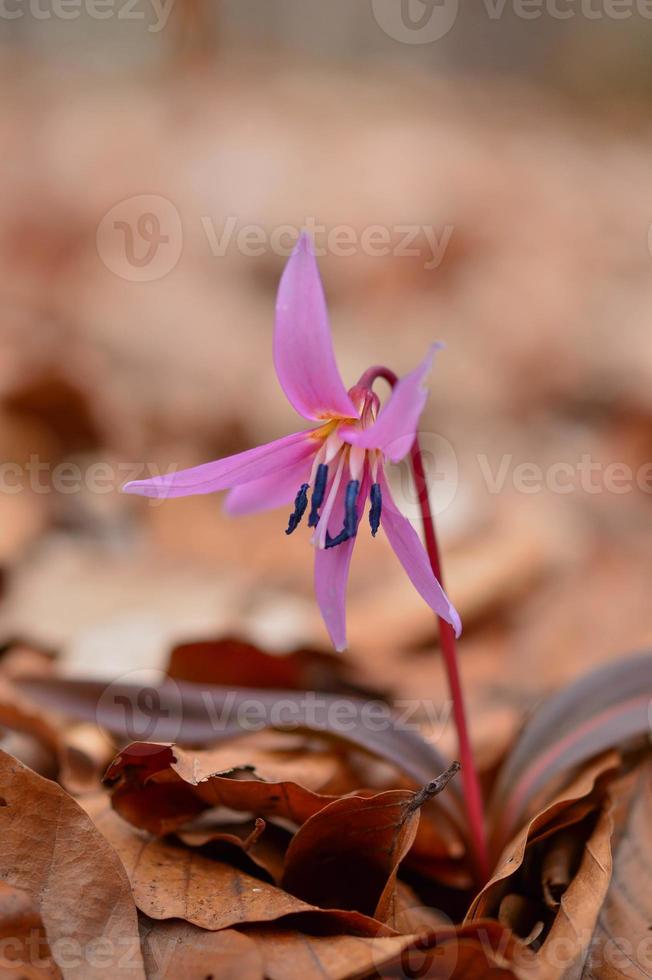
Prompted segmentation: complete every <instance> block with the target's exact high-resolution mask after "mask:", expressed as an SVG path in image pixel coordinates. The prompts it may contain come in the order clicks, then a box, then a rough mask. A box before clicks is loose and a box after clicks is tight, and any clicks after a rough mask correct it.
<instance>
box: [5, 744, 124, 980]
mask: <svg viewBox="0 0 652 980" xmlns="http://www.w3.org/2000/svg"><path fill="white" fill-rule="evenodd" d="M0 804H1V805H0V838H1V839H2V847H1V848H0V878H2V880H3V881H4V882H6V883H7V884H8V885H10V886H12V887H15V888H20V889H22V890H24V891H25V892H27V894H28V895H29V896H30V897H31V899H32V900H33V902H34V903H35V904H36V906H37V907H38V910H39V913H40V917H41V920H42V922H43V925H44V927H45V931H46V934H47V938H48V941H49V944H50V948H51V951H52V955H53V957H54V961H55V963H57V962H59V959H60V958H62V959H63V962H64V963H65V976H66V980H68V978H71V980H74V978H77V977H78V978H80V980H94V978H96V977H97V978H99V977H106V975H107V969H109V968H110V970H111V974H112V976H113V977H115V978H123V977H124V978H126V977H129V978H131V980H140V978H144V971H143V966H142V959H141V955H140V946H139V940H138V927H137V921H136V909H135V906H134V902H133V899H132V897H131V890H130V887H129V882H128V880H127V877H126V875H125V872H124V869H123V867H122V864H121V863H120V860H119V858H118V856H117V855H116V853H115V851H114V850H113V849H112V848H111V847H110V846H109V844H108V843H107V842H106V841H105V840H104V839H103V837H102V835H101V834H100V833H99V832H98V831H97V830H96V828H95V827H94V826H93V823H92V821H91V820H90V819H89V817H88V816H87V815H86V814H85V813H84V811H83V810H82V809H81V807H80V806H79V805H78V804H77V803H76V802H75V801H74V800H73V799H72V798H71V797H70V796H68V795H67V794H66V793H65V792H64V790H62V789H61V787H60V786H57V785H56V784H55V783H52V782H50V781H49V780H47V779H43V778H42V777H41V776H39V775H37V774H36V773H34V772H32V771H31V770H29V769H27V768H26V767H25V766H23V765H21V763H19V762H18V761H17V760H16V759H14V758H12V757H11V756H9V755H7V754H6V753H4V752H1V753H0Z"/></svg>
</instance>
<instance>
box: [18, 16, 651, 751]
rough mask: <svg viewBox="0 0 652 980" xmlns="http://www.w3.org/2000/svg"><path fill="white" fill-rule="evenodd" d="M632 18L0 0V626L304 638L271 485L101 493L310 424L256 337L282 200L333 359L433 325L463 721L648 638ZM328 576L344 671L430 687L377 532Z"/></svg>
mask: <svg viewBox="0 0 652 980" xmlns="http://www.w3.org/2000/svg"><path fill="white" fill-rule="evenodd" d="M459 8H462V4H459ZM537 12H538V16H533V15H534V14H536V13H537ZM651 18H652V9H648V8H647V6H646V5H645V4H644V3H643V0H640V2H638V3H636V2H631V3H628V0H618V3H614V2H613V0H612V2H609V0H590V2H589V0H582V2H580V0H577V2H572V0H566V2H562V0H542V2H541V4H539V5H538V6H537V4H536V3H534V4H532V3H531V2H530V3H529V4H528V3H516V2H514V0H512V2H507V3H504V4H501V3H499V2H498V0H483V2H482V3H478V4H474V5H473V10H470V9H458V5H457V4H456V3H454V2H453V0H442V2H441V3H430V2H428V3H423V2H422V0H410V3H408V2H407V0H406V2H403V3H400V2H399V0H386V2H385V0H373V2H366V0H364V2H359V3H355V4H349V3H345V2H344V0H338V2H331V3H329V4H320V3H318V2H316V0H314V2H309V3H308V2H305V0H301V2H300V0H282V2H281V0H275V2H267V3H261V2H258V3H253V2H248V0H247V2H243V0H231V2H223V3H221V4H219V5H218V4H208V3H206V4H202V3H201V0H167V3H163V4H162V3H160V2H159V3H153V2H152V0H137V2H133V3H131V4H129V5H125V4H123V3H121V2H120V0H116V2H115V3H113V2H111V0H102V2H100V0H94V2H93V0H38V2H37V0H28V2H25V0H6V2H5V3H4V5H3V6H2V10H1V11H0V41H1V43H2V48H1V54H0V74H1V79H2V89H3V105H4V112H3V114H2V119H1V121H0V126H1V128H2V137H1V139H2V148H3V151H2V157H1V160H2V162H1V163H0V168H1V173H2V180H1V181H0V254H1V257H2V267H3V276H2V286H1V287H0V288H1V292H0V304H1V306H0V312H1V319H0V345H1V350H0V441H1V455H2V460H3V461H4V462H3V465H2V467H1V468H0V482H1V484H2V492H1V493H0V524H1V527H2V533H1V534H0V557H1V560H2V567H3V571H4V580H3V581H4V592H3V598H2V604H1V606H0V627H1V632H2V639H3V640H4V641H5V642H8V641H10V640H12V639H16V638H18V639H20V640H22V641H25V642H29V643H33V644H37V645H40V646H44V647H46V648H48V649H56V650H59V651H60V652H61V656H62V665H63V669H64V670H66V671H67V672H69V673H75V674H84V675H90V674H96V675H101V676H121V675H125V674H128V672H129V671H131V670H134V669H136V668H137V667H140V666H156V665H160V664H161V663H162V662H163V660H164V658H165V655H166V653H167V651H168V649H169V647H170V645H171V643H173V642H174V641H177V640H182V639H191V638H204V637H207V636H216V635H221V634H223V633H225V632H237V633H239V634H242V635H244V636H247V637H249V638H251V639H253V640H254V641H256V642H258V643H260V644H261V645H263V646H265V647H266V648H271V649H275V650H283V649H289V648H292V647H293V646H296V645H300V644H317V645H324V646H325V644H326V634H325V630H324V629H323V627H322V625H321V622H320V620H319V616H318V613H317V610H316V606H315V603H314V600H313V597H312V591H311V590H312V584H311V576H312V572H311V558H312V556H311V554H310V549H309V547H308V545H307V540H306V536H305V534H303V535H302V534H301V533H297V534H296V535H294V536H293V538H292V539H288V538H286V536H285V535H284V533H283V531H284V527H285V523H284V521H285V516H286V515H285V514H284V513H281V512H276V513H273V514H270V515H261V516H257V517H251V518H243V519H239V520H228V519H227V518H225V517H224V516H223V515H222V513H221V506H220V502H219V501H218V500H217V499H215V498H214V497H205V498H192V499H187V500H178V501H170V502H167V503H164V504H161V505H158V506H155V505H152V504H151V503H148V502H147V501H143V500H140V499H136V498H131V497H129V498H126V497H122V496H120V494H119V493H118V490H117V488H118V487H119V486H120V485H121V484H122V483H123V482H125V481H126V480H127V479H130V478H133V477H134V476H135V475H137V474H138V473H140V474H144V473H145V471H146V470H148V471H149V472H150V473H152V472H153V469H152V468H153V467H156V466H158V467H161V468H163V469H166V468H167V467H169V466H171V465H173V464H176V465H190V464H192V463H195V462H200V461H203V460H206V459H209V458H214V457H216V456H218V455H221V454H226V453H229V452H233V451H237V450H239V449H244V448H247V447H249V446H250V445H253V444H256V443H257V442H259V441H264V440H268V439H272V438H275V437H277V436H280V435H282V434H283V433H285V432H286V431H289V430H290V429H291V428H293V427H296V426H297V425H298V423H297V419H296V418H295V417H294V415H293V412H292V410H291V408H290V407H289V406H288V405H287V404H286V402H285V400H284V397H283V395H282V392H281V391H280V388H279V386H278V383H277V381H276V378H275V375H274V372H273V366H272V362H271V356H270V349H271V332H272V324H273V307H274V295H275V290H276V286H277V282H278V278H279V275H280V272H281V270H282V268H283V264H284V261H285V256H286V254H287V250H288V248H289V247H290V246H291V244H292V240H293V237H296V234H297V231H298V229H299V228H301V227H303V226H307V227H308V228H309V229H312V230H313V233H314V238H315V243H316V247H317V249H318V251H320V253H321V256H320V266H321V269H322V273H323V277H324V282H325V286H326V292H327V296H328V299H329V304H330V310H331V317H332V324H333V333H334V341H335V346H336V351H337V356H338V359H339V363H340V366H341V370H342V373H343V376H344V378H345V380H346V381H347V383H348V384H353V383H354V382H355V380H356V379H357V377H358V376H359V375H360V373H361V372H362V370H363V369H364V368H365V367H366V366H368V365H369V364H371V363H378V362H385V363H388V364H389V365H391V367H393V368H394V369H395V370H397V371H398V372H402V371H405V370H407V369H410V368H411V367H412V366H413V365H414V364H415V363H416V361H417V360H418V359H420V358H421V356H422V355H423V352H424V350H425V347H426V345H427V344H428V343H429V342H430V341H431V340H432V339H441V340H444V341H445V342H446V350H445V351H444V352H443V353H442V354H441V355H440V356H439V359H438V361H437V364H436V368H435V371H434V372H433V376H432V384H431V398H430V401H429V405H428V409H427V413H426V415H425V417H424V430H425V432H426V436H425V443H426V450H427V453H428V455H429V458H430V462H431V475H432V477H433V494H434V496H435V499H436V501H437V503H438V509H439V511H440V524H441V529H442V539H443V545H444V551H445V562H446V568H447V580H448V585H449V591H450V592H451V595H452V598H453V600H454V601H455V602H456V604H457V605H458V607H459V608H460V611H461V614H462V618H463V620H464V623H465V634H464V638H463V642H462V645H461V651H462V656H463V670H464V674H465V677H466V679H467V681H468V684H469V689H470V697H471V700H472V703H473V711H472V716H473V718H472V724H473V728H474V733H475V736H476V739H477V741H478V743H479V744H481V745H484V746H485V750H486V752H487V753H488V755H489V756H491V754H492V753H493V752H494V751H497V750H498V749H499V747H500V746H501V745H503V744H504V743H505V741H506V740H507V739H509V738H510V737H511V734H512V732H513V730H514V726H515V725H516V724H517V721H518V719H519V718H520V717H521V715H522V712H523V710H524V709H526V708H528V707H529V706H530V705H531V704H532V703H533V702H534V701H536V700H537V699H538V698H539V697H540V696H541V694H542V693H544V692H546V691H548V690H552V689H554V688H556V687H558V686H559V685H560V684H561V683H563V682H564V681H565V680H567V679H568V678H570V677H572V676H575V675H576V674H577V673H579V672H580V671H582V670H584V669H586V668H587V667H589V666H590V665H591V664H593V663H597V662H600V661H604V660H606V659H609V658H612V657H617V656H618V655H619V654H620V653H622V652H624V651H626V650H629V649H632V648H636V647H641V646H643V645H645V644H647V643H648V642H649V641H650V639H651V636H652V616H651V614H650V603H649V575H650V553H651V552H650V544H651V543H652V534H651V532H650V526H651V523H652V466H651V465H650V460H652V431H651V429H650V417H651V413H652V394H651V392H652V384H651V381H652V337H651V334H650V328H649V319H650V311H651V309H652V258H651V255H650V247H649V238H650V221H651V220H652V192H651V191H650V182H649V158H650V147H651V145H652V141H651V138H650V132H649V122H648V119H649V100H650V92H649V87H648V85H649V71H648V68H647V66H648V63H649V57H650V52H651V51H652V19H651ZM286 226H289V227H286ZM519 464H528V466H529V468H526V469H525V470H524V469H523V468H521V469H518V467H519ZM530 464H532V465H533V466H534V467H535V469H534V470H533V469H532V465H530ZM537 467H538V469H537ZM398 483H400V484H401V486H403V490H404V491H406V487H407V484H406V481H405V474H398ZM404 505H405V506H406V507H407V508H408V513H410V514H411V515H412V514H414V507H413V504H411V501H410V495H409V491H406V494H405V496H404ZM414 516H416V515H414ZM350 596H351V601H350V607H349V610H350V611H349V622H350V640H351V656H352V658H354V659H355V660H356V661H357V662H358V664H359V666H360V670H361V671H362V672H363V673H366V674H367V675H368V676H370V677H373V678H374V679H375V680H376V681H377V682H381V681H382V683H383V684H387V685H392V686H393V688H394V690H395V691H398V693H399V695H401V694H402V695H405V696H409V695H410V694H413V695H415V696H418V697H423V696H424V691H426V690H430V691H432V692H433V697H437V693H436V692H439V696H440V697H441V696H443V693H442V692H443V690H444V688H443V681H442V678H441V674H440V671H439V666H438V664H437V661H436V659H435V658H433V657H432V655H431V649H432V647H433V645H434V643H435V642H436V632H435V628H434V624H433V621H432V617H431V614H430V612H429V610H428V609H427V608H426V607H425V606H424V605H423V604H422V602H421V600H420V599H419V597H418V596H417V595H416V594H415V593H413V592H412V590H411V587H410V586H409V583H408V582H407V580H406V579H405V577H404V576H403V573H402V571H401V570H400V568H399V567H398V563H397V562H396V560H395V559H394V556H393V555H392V554H391V553H390V551H389V549H388V548H387V547H386V545H385V543H384V541H381V536H379V538H378V539H377V540H376V541H374V542H372V541H371V540H370V539H367V535H366V534H365V535H361V540H360V542H359V545H358V548H357V550H356V558H355V559H354V565H353V574H352V581H351V587H350ZM408 663H409V664H410V665H411V667H412V669H410V670H406V664H408ZM448 737H449V736H448V735H446V739H448ZM451 737H452V736H451Z"/></svg>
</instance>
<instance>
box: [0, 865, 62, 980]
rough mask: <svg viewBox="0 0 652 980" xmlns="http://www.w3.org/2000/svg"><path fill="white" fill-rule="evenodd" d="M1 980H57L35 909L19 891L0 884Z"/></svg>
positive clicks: (32, 901) (43, 931) (59, 973)
mask: <svg viewBox="0 0 652 980" xmlns="http://www.w3.org/2000/svg"><path fill="white" fill-rule="evenodd" d="M0 978H1V980H9V978H12V980H21V978H23V980H61V971H60V970H59V967H58V966H57V965H56V963H55V962H54V960H53V959H52V953H51V951H50V947H49V945H48V940H47V936H46V934H45V927H44V926H43V921H42V919H41V916H40V913H39V910H38V905H37V904H36V902H35V900H34V899H33V898H32V896H31V895H29V893H28V892H26V891H23V890H22V888H14V887H13V886H12V885H8V884H6V882H4V881H0Z"/></svg>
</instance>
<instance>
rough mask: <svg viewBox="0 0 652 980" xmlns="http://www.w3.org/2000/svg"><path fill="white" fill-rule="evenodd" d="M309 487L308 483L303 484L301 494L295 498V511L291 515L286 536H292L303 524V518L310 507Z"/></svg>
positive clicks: (300, 488) (300, 489)
mask: <svg viewBox="0 0 652 980" xmlns="http://www.w3.org/2000/svg"><path fill="white" fill-rule="evenodd" d="M308 486H309V484H308V483H302V484H301V486H300V487H299V492H298V494H297V495H296V497H295V498H294V510H293V512H292V513H291V514H290V520H289V523H288V526H287V531H286V532H285V533H286V534H292V532H293V531H295V530H296V529H297V528H298V526H299V524H300V523H301V518H302V517H303V515H304V514H305V511H306V507H307V506H308Z"/></svg>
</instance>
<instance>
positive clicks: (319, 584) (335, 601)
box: [315, 528, 355, 653]
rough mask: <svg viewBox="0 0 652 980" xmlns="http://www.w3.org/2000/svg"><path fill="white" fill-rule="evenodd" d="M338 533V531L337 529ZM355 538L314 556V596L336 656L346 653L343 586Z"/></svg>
mask: <svg viewBox="0 0 652 980" xmlns="http://www.w3.org/2000/svg"><path fill="white" fill-rule="evenodd" d="M338 530H339V528H338ZM354 545H355V538H351V539H350V540H349V541H345V542H344V544H339V545H338V546H337V548H329V549H328V550H326V549H323V550H317V552H316V554H315V595H316V597H317V602H318V604H319V608H320V610H321V614H322V617H323V619H324V622H325V623H326V629H327V630H328V634H329V636H330V638H331V640H332V642H333V646H334V647H335V649H336V650H337V652H338V653H341V652H342V650H346V586H347V583H348V581H349V567H350V565H351V555H352V554H353V547H354Z"/></svg>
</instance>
